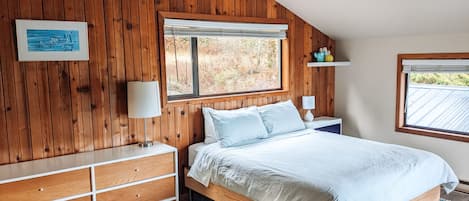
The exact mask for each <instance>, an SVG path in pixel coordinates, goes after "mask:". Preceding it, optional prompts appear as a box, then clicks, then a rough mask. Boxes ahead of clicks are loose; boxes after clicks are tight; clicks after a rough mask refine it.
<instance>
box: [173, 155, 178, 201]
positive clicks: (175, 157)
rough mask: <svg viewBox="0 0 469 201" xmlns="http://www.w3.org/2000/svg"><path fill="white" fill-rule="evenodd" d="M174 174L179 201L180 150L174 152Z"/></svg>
mask: <svg viewBox="0 0 469 201" xmlns="http://www.w3.org/2000/svg"><path fill="white" fill-rule="evenodd" d="M174 164H175V165H174V172H175V173H176V181H175V182H176V185H175V188H176V189H175V192H176V200H177V201H179V171H178V170H179V160H178V150H177V149H176V150H175V151H174Z"/></svg>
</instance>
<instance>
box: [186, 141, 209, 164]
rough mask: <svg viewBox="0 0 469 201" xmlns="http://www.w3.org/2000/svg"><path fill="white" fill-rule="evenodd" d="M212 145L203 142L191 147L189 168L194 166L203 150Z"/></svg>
mask: <svg viewBox="0 0 469 201" xmlns="http://www.w3.org/2000/svg"><path fill="white" fill-rule="evenodd" d="M208 145H210V144H205V143H203V142H199V143H195V144H192V145H190V146H189V167H190V166H192V164H194V160H195V156H197V154H198V153H199V151H200V150H202V149H203V148H204V147H206V146H208Z"/></svg>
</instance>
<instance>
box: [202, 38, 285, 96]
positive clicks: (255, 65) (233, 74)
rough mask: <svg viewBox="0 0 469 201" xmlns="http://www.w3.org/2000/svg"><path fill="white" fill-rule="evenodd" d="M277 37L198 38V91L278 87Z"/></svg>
mask: <svg viewBox="0 0 469 201" xmlns="http://www.w3.org/2000/svg"><path fill="white" fill-rule="evenodd" d="M279 47H280V40H278V39H265V38H241V37H204V38H198V64H199V87H200V88H199V89H200V95H212V94H225V93H237V92H248V91H263V90H269V89H280V88H281V82H280V63H279V62H280V48H279Z"/></svg>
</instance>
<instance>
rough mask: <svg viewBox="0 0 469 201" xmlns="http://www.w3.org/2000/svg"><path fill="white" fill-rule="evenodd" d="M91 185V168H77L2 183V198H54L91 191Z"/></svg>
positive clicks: (39, 200)
mask: <svg viewBox="0 0 469 201" xmlns="http://www.w3.org/2000/svg"><path fill="white" fill-rule="evenodd" d="M90 186H91V182H90V170H89V169H82V170H75V171H71V172H65V173H60V174H54V175H50V176H44V177H38V178H34V179H28V180H23V181H17V182H12V183H6V184H0V195H1V196H0V200H22V201H28V200H34V201H41V200H54V199H59V198H64V197H68V196H72V195H77V194H82V193H87V192H90V191H91V187H90Z"/></svg>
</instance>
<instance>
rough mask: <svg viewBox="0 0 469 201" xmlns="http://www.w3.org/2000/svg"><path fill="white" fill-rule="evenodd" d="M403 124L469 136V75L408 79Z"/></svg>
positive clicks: (420, 75) (417, 75)
mask: <svg viewBox="0 0 469 201" xmlns="http://www.w3.org/2000/svg"><path fill="white" fill-rule="evenodd" d="M407 80H408V81H407V92H406V108H405V109H406V112H405V124H406V126H410V127H417V128H424V129H430V130H437V131H449V132H455V133H460V134H466V135H469V124H468V122H469V73H420V72H412V73H408V76H407Z"/></svg>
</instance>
